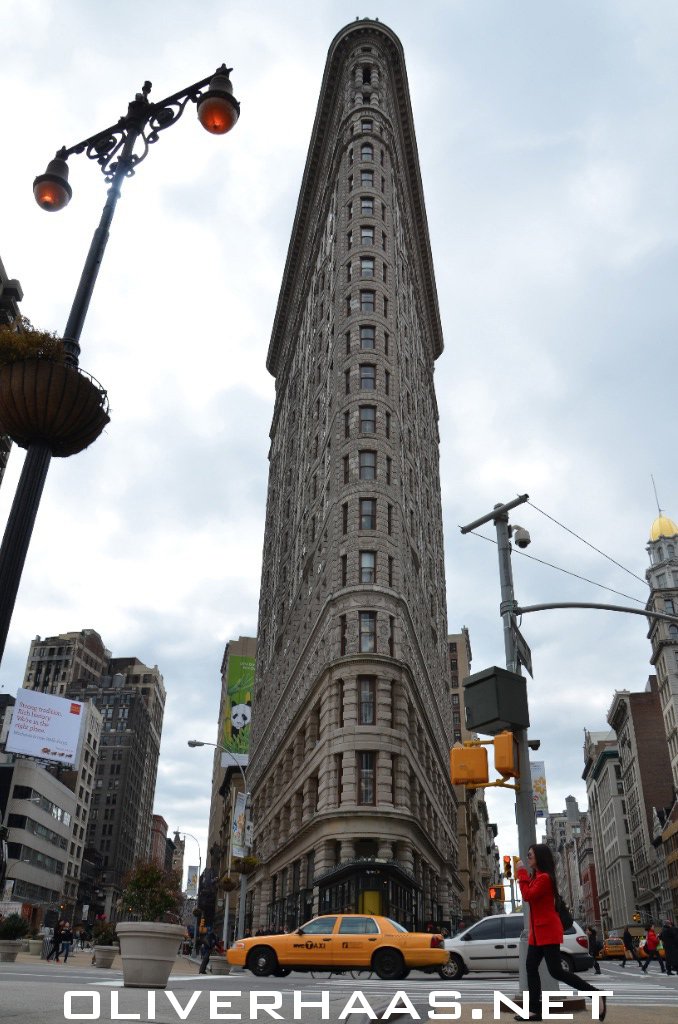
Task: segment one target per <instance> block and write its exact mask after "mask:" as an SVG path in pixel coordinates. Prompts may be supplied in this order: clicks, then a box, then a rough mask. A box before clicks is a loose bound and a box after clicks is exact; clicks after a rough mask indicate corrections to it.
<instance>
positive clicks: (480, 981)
mask: <svg viewBox="0 0 678 1024" xmlns="http://www.w3.org/2000/svg"><path fill="white" fill-rule="evenodd" d="M198 966H199V961H198V960H197V959H193V958H187V957H178V958H177V961H176V963H175V964H174V967H173V970H172V974H171V976H170V981H169V984H168V987H167V989H166V990H161V991H157V992H151V993H148V992H147V991H146V990H141V989H125V988H123V986H122V965H121V962H120V958H119V957H116V959H115V961H114V963H113V967H112V968H111V969H110V970H102V969H99V968H96V967H93V966H92V965H91V954H90V953H88V952H87V951H79V952H77V953H76V954H75V956H71V958H70V959H69V961H68V963H66V964H64V963H61V964H53V963H46V962H45V961H44V960H39V959H38V958H37V957H31V956H29V955H28V954H24V953H20V954H19V957H18V959H17V961H16V963H14V964H5V963H3V964H0V1022H2V1024H19V1022H21V1024H62V1022H65V1021H66V1020H68V1019H76V1020H77V1019H80V1020H84V1019H88V1020H100V1021H104V1022H107V1024H108V1022H110V1024H112V1022H113V1021H116V1020H137V1021H139V1022H140V1024H146V1022H148V1021H153V1022H154V1024H177V1022H178V1021H181V1020H186V1021H188V1022H189V1024H208V1022H210V1021H213V1020H242V1021H250V1020H259V1021H270V1020H273V1019H277V1020H282V1021H292V1020H296V1021H302V1022H304V1024H320V1021H322V1020H326V1021H329V1022H330V1024H335V1022H336V1024H338V1022H339V1021H340V1020H347V1021H349V1022H350V1024H367V1022H368V1021H369V1020H389V1021H391V1022H392V1024H395V1022H402V1021H412V1020H457V1021H459V1022H461V1024H471V1022H477V1021H485V1022H488V1021H492V1020H499V1019H501V1020H503V1021H504V1022H505V1024H508V1022H510V1021H512V1020H513V1012H514V1011H512V1010H508V1011H506V1012H504V1013H502V1014H501V1015H500V1014H499V1013H498V1012H495V1007H494V1005H493V1003H494V1000H495V991H499V992H501V993H503V994H504V995H505V996H506V997H507V998H509V999H513V1000H516V1001H517V1000H518V996H517V985H516V979H515V978H514V977H512V976H510V975H506V974H504V975H499V974H497V975H478V974H477V975H474V976H471V977H469V976H467V977H466V978H464V980H463V981H460V982H456V983H450V982H444V981H442V980H441V979H439V978H438V977H436V976H432V975H430V974H424V973H422V972H420V971H412V973H411V974H410V976H409V977H408V978H407V980H406V981H403V982H385V981H380V980H379V979H378V978H376V977H372V978H369V979H362V978H361V979H359V980H354V979H353V978H351V977H350V975H334V976H332V977H331V978H329V979H325V980H320V979H318V978H315V979H314V978H311V976H310V975H308V974H302V973H296V972H293V973H292V974H291V975H289V976H288V977H287V978H255V977H253V976H252V975H251V974H250V972H249V971H243V970H237V971H236V970H235V969H234V970H233V971H232V972H231V974H229V975H225V976H217V975H210V974H207V975H199V974H198ZM655 969H656V965H652V967H651V968H650V972H652V971H653V970H655ZM586 976H587V979H590V980H591V981H592V982H593V983H594V984H595V985H597V986H598V987H600V989H604V990H607V991H612V992H613V993H614V995H613V996H612V997H611V998H610V999H609V1000H608V1013H607V1020H608V1021H609V1022H611V1024H678V977H671V978H668V977H666V976H664V975H661V974H660V973H659V971H658V970H656V973H649V972H648V975H641V973H640V971H639V970H635V971H632V970H629V969H625V970H622V969H621V968H620V967H619V966H618V965H617V964H610V965H603V968H602V974H601V976H600V977H594V975H593V973H592V972H590V971H589V972H587V975H586ZM69 992H70V993H73V992H78V993H82V994H81V995H78V996H67V995H66V993H69ZM398 992H401V993H404V995H403V996H401V997H399V998H397V993H398ZM432 992H435V993H438V996H437V997H435V996H433V997H432V998H433V999H434V1000H435V999H436V998H437V999H438V1000H442V999H445V1000H446V1001H447V1002H448V1003H449V1004H450V1005H449V1006H448V1007H447V1008H442V1007H441V1004H440V1002H439V1003H438V1008H437V1009H436V1008H435V1005H434V1003H433V1002H431V996H430V994H431V993H432ZM218 993H220V995H218ZM226 993H230V995H226ZM251 993H254V1000H255V1010H253V1011H252V1012H251V1009H250V1008H251V1002H250V998H251ZM278 994H279V995H278ZM149 1000H150V1003H149ZM295 1000H296V1004H297V1005H296V1007H295ZM323 1000H324V1006H323V1005H322V1002H323ZM229 1003H230V1005H229ZM266 1003H268V1005H269V1006H270V1007H271V1009H272V1012H270V1013H269V1012H268V1011H266V1010H265V1008H264V1007H265V1004H266ZM308 1003H315V1004H318V1005H316V1006H313V1005H311V1006H309V1005H304V1004H308ZM389 1004H391V1008H390V1012H389ZM455 1004H456V1005H455ZM257 1005H258V1012H257V1011H256V1006H257ZM69 1006H70V1009H71V1014H72V1016H70V1017H69V1016H68V1008H69ZM429 1012H431V1013H433V1014H436V1016H433V1017H429ZM558 1012H559V1011H554V1013H558ZM560 1012H562V1011H560ZM275 1014H278V1015H279V1016H275ZM387 1014H388V1016H387ZM444 1015H446V1016H444ZM551 1019H561V1020H562V1019H574V1021H576V1022H577V1024H584V1022H586V1021H590V1020H591V1019H592V1018H591V1003H590V1002H589V1001H588V1000H587V1002H586V1009H585V1010H584V1011H583V1012H581V1013H576V1014H574V1017H569V1018H564V1017H560V1018H557V1017H555V1016H552V1018H551Z"/></svg>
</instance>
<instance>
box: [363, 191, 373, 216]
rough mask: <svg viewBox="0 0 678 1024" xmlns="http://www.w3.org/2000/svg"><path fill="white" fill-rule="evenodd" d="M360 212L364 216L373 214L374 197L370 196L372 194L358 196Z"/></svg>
mask: <svg viewBox="0 0 678 1024" xmlns="http://www.w3.org/2000/svg"><path fill="white" fill-rule="evenodd" d="M360 212H361V213H362V214H363V216H365V217H373V216H374V199H373V198H372V196H361V197H360Z"/></svg>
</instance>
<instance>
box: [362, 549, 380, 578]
mask: <svg viewBox="0 0 678 1024" xmlns="http://www.w3.org/2000/svg"><path fill="white" fill-rule="evenodd" d="M376 578H377V552H376V551H361V552H360V582H361V583H375V582H376Z"/></svg>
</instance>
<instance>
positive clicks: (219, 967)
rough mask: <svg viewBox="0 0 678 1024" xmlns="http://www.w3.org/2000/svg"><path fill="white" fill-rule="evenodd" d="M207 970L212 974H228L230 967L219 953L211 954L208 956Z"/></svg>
mask: <svg viewBox="0 0 678 1024" xmlns="http://www.w3.org/2000/svg"><path fill="white" fill-rule="evenodd" d="M209 969H210V971H211V972H212V974H230V973H231V965H230V964H229V962H228V960H227V959H226V957H225V956H222V955H221V953H212V954H211V956H210V962H209Z"/></svg>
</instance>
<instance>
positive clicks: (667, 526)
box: [650, 513, 678, 540]
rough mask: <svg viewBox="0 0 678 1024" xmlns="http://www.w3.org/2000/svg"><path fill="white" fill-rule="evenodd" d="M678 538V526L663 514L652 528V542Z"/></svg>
mask: <svg viewBox="0 0 678 1024" xmlns="http://www.w3.org/2000/svg"><path fill="white" fill-rule="evenodd" d="M676 536H678V526H676V524H675V523H674V521H673V519H669V517H668V516H665V515H664V514H663V513H660V515H658V516H657V518H656V519H655V521H654V522H653V524H652V526H651V528H650V540H659V538H660V537H676Z"/></svg>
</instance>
